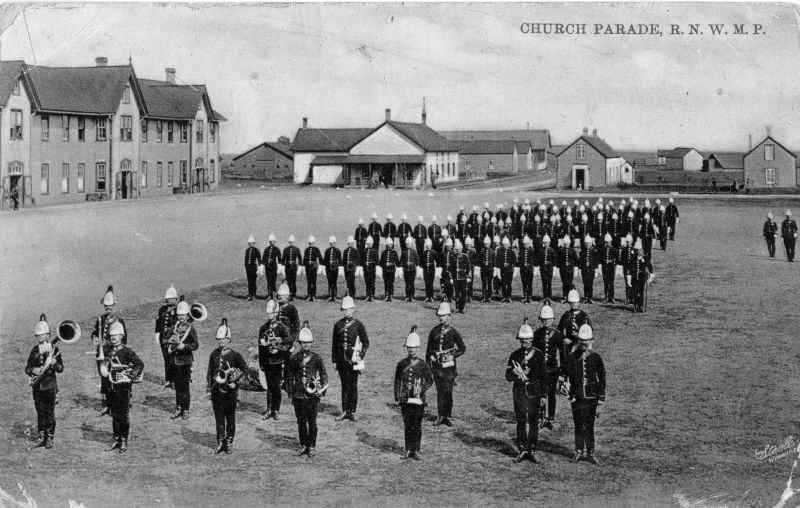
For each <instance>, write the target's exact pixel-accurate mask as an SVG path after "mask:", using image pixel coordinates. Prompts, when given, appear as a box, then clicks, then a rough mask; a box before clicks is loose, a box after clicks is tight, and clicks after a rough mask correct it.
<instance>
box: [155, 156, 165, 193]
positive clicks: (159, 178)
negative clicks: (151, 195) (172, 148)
mask: <svg viewBox="0 0 800 508" xmlns="http://www.w3.org/2000/svg"><path fill="white" fill-rule="evenodd" d="M163 183H164V163H163V162H161V161H158V162H156V187H161V186H162V185H163Z"/></svg>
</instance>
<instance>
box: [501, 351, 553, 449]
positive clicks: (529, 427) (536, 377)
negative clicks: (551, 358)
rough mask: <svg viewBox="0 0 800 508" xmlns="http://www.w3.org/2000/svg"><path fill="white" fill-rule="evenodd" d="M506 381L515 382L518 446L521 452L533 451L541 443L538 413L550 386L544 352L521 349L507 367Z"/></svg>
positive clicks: (511, 358) (513, 392)
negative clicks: (520, 374) (519, 370)
mask: <svg viewBox="0 0 800 508" xmlns="http://www.w3.org/2000/svg"><path fill="white" fill-rule="evenodd" d="M514 363H517V364H518V365H519V366H520V368H522V370H523V372H525V373H526V374H525V375H526V377H527V380H526V381H523V380H522V379H521V378H519V377H518V376H517V374H516V373H515V372H514ZM506 381H509V382H513V383H514V386H513V388H512V390H511V393H512V396H513V398H514V419H515V420H516V421H517V446H518V447H519V449H520V451H527V452H532V451H534V450H535V449H536V446H537V445H538V442H539V411H540V409H541V398H542V397H544V396H545V390H546V383H547V373H546V371H545V364H544V355H543V354H542V352H541V351H539V350H538V349H536V348H531V349H529V350H526V349H524V348H519V349H517V350H516V351H514V352H513V353H511V356H510V357H509V358H508V367H506Z"/></svg>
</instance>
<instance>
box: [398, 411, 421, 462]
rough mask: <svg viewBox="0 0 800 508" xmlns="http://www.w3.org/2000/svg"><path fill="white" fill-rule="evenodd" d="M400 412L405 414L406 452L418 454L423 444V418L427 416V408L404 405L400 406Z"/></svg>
mask: <svg viewBox="0 0 800 508" xmlns="http://www.w3.org/2000/svg"><path fill="white" fill-rule="evenodd" d="M400 412H401V413H402V414H403V427H404V429H405V441H406V443H405V444H406V451H409V452H418V451H419V445H420V444H421V443H422V417H423V416H425V406H423V405H422V404H406V403H403V404H400Z"/></svg>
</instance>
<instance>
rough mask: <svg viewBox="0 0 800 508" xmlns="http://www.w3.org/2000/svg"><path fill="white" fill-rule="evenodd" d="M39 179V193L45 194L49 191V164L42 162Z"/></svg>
mask: <svg viewBox="0 0 800 508" xmlns="http://www.w3.org/2000/svg"><path fill="white" fill-rule="evenodd" d="M41 177H42V178H41V181H40V182H39V194H42V195H47V194H49V193H50V164H42V174H41Z"/></svg>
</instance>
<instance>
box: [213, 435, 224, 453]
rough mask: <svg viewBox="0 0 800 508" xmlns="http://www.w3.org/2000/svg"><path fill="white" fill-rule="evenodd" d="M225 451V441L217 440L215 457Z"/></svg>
mask: <svg viewBox="0 0 800 508" xmlns="http://www.w3.org/2000/svg"><path fill="white" fill-rule="evenodd" d="M224 451H225V439H220V438H217V447H216V448H214V455H217V454H219V453H222V452H224Z"/></svg>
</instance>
